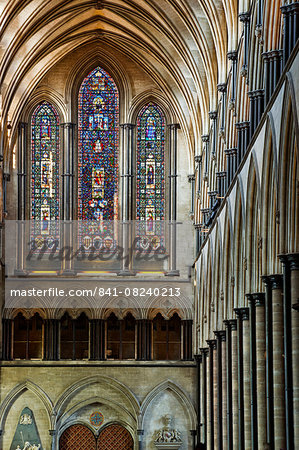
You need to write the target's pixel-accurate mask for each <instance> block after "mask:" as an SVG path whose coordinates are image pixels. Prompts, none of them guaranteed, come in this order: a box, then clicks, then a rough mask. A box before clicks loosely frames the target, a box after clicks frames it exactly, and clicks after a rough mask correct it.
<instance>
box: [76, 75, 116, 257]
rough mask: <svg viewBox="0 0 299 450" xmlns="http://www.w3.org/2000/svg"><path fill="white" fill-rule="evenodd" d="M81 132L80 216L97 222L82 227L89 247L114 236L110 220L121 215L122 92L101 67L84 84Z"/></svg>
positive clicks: (86, 244) (79, 138)
mask: <svg viewBox="0 0 299 450" xmlns="http://www.w3.org/2000/svg"><path fill="white" fill-rule="evenodd" d="M78 133H79V135H78V149H79V160H78V166H79V170H78V172H79V173H78V218H79V219H81V220H83V221H95V222H97V224H96V226H95V225H86V226H84V225H83V226H82V227H81V229H80V232H79V236H80V243H81V242H82V243H83V245H84V247H86V249H88V248H90V247H91V246H92V245H94V243H93V240H94V239H96V240H97V245H96V247H99V242H100V241H101V240H102V239H106V240H107V239H108V240H109V239H110V240H114V237H113V236H112V235H113V234H114V231H113V225H111V224H110V225H109V222H110V221H113V220H114V219H117V216H118V142H119V96H118V89H117V87H116V85H115V83H114V80H113V79H112V77H111V76H110V75H109V74H108V73H107V72H106V71H104V70H103V69H101V68H100V67H97V68H95V69H94V70H93V71H92V72H90V73H89V75H87V77H86V78H85V79H84V80H83V82H82V84H81V87H80V90H79V98H78ZM99 232H100V235H99ZM94 246H95V245H94Z"/></svg>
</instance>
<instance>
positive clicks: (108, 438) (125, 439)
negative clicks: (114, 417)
mask: <svg viewBox="0 0 299 450" xmlns="http://www.w3.org/2000/svg"><path fill="white" fill-rule="evenodd" d="M97 444H98V445H97V450H116V449H117V450H133V448H134V443H133V438H132V436H131V434H130V433H129V432H128V430H126V429H125V428H124V427H122V426H121V425H109V426H108V427H106V428H104V430H103V431H102V432H101V433H100V435H99V438H98V442H97Z"/></svg>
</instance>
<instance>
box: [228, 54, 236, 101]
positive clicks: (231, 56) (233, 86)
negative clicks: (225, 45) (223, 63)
mask: <svg viewBox="0 0 299 450" xmlns="http://www.w3.org/2000/svg"><path fill="white" fill-rule="evenodd" d="M227 58H228V59H229V60H230V61H231V62H232V83H231V98H230V102H229V105H228V107H229V109H234V107H235V101H236V94H237V64H238V52H237V51H232V52H228V53H227Z"/></svg>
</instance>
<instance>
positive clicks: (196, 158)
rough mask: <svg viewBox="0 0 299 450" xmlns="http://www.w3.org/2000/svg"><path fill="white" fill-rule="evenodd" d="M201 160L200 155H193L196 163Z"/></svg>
mask: <svg viewBox="0 0 299 450" xmlns="http://www.w3.org/2000/svg"><path fill="white" fill-rule="evenodd" d="M201 160H202V156H201V155H196V156H194V161H195V162H196V163H200V162H201Z"/></svg>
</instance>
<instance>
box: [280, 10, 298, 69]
mask: <svg viewBox="0 0 299 450" xmlns="http://www.w3.org/2000/svg"><path fill="white" fill-rule="evenodd" d="M280 9H281V12H282V14H283V17H284V33H283V64H284V66H285V65H286V62H287V60H288V58H289V56H290V54H291V52H292V50H293V48H294V47H295V44H296V42H297V39H298V35H299V27H298V15H299V3H298V2H292V3H289V4H287V5H283V6H281V8H280Z"/></svg>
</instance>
